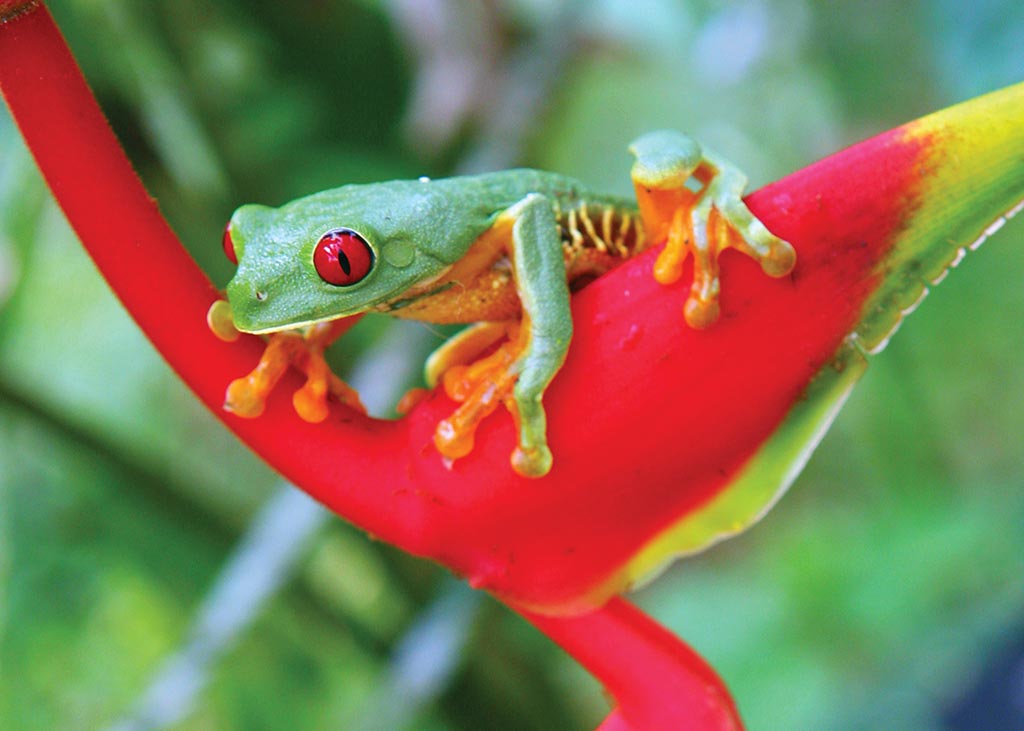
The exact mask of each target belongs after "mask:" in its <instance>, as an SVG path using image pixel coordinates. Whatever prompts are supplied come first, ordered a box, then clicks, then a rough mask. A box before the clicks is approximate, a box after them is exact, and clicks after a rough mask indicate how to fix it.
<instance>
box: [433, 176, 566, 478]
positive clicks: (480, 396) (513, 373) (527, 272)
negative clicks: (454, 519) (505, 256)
mask: <svg viewBox="0 0 1024 731" xmlns="http://www.w3.org/2000/svg"><path fill="white" fill-rule="evenodd" d="M502 218H505V219H506V220H509V219H511V221H512V226H511V241H510V242H509V248H510V254H511V259H512V263H513V267H514V268H513V275H514V278H515V282H516V290H517V292H518V295H519V299H520V302H521V303H522V307H523V317H522V320H521V322H520V323H519V325H518V326H515V325H513V326H511V327H509V328H508V333H509V339H508V341H507V342H505V343H503V344H502V345H501V346H499V347H498V349H497V350H496V351H494V353H492V354H491V355H489V356H487V357H485V358H484V359H482V360H480V361H477V362H476V363H473V364H472V365H468V366H458V367H455V368H451V369H449V370H448V371H447V372H446V373H445V375H444V377H443V383H444V386H445V390H446V391H447V392H448V394H449V396H451V397H452V398H453V399H454V400H456V401H460V402H461V405H460V406H459V408H458V410H457V411H456V412H455V413H454V414H453V415H452V416H451V418H449V419H446V420H444V421H442V422H441V423H440V424H439V425H438V428H437V432H436V434H435V439H434V442H435V444H436V445H437V448H438V451H440V452H441V454H442V455H444V456H446V457H448V458H449V459H455V458H457V457H461V456H464V455H465V454H467V453H468V452H469V451H470V450H471V449H472V447H473V432H474V431H475V429H476V427H477V425H478V424H479V423H480V421H481V420H482V419H483V418H484V417H485V416H487V415H488V414H490V413H491V412H492V411H494V409H496V408H497V407H498V405H499V404H501V403H504V404H505V406H506V407H507V408H508V409H509V411H511V412H512V414H513V417H514V418H515V421H516V428H517V432H518V440H517V441H518V443H517V446H516V449H515V451H514V452H513V454H512V467H513V469H515V471H516V472H518V473H519V474H521V475H523V476H524V477H540V476H542V475H545V474H547V472H548V471H549V470H550V469H551V462H552V458H551V450H550V449H549V448H548V444H547V418H546V415H545V412H544V407H543V404H542V398H543V395H544V391H545V390H546V389H547V386H548V384H549V383H550V382H551V379H552V378H554V376H555V373H557V372H558V369H559V368H561V366H562V363H563V361H564V360H565V354H566V352H567V351H568V348H569V340H570V339H571V337H572V315H571V313H570V311H569V287H568V284H567V283H566V277H565V261H564V258H563V255H562V243H561V239H560V237H559V229H558V222H557V218H556V216H555V212H554V208H553V206H552V204H551V201H550V200H548V199H547V198H546V197H544V196H542V195H540V194H536V193H532V194H530V195H528V196H526V197H525V198H524V199H523V200H522V201H520V202H519V203H517V204H516V205H514V206H512V207H511V208H510V209H509V210H508V211H506V212H505V213H504V214H502ZM493 333H494V331H493V330H492V331H484V330H481V331H477V332H476V333H472V332H471V334H469V335H467V336H466V337H467V344H471V343H470V341H471V339H472V338H473V337H475V336H480V337H482V336H483V335H484V334H493ZM457 349H458V347H457V346H455V347H454V348H453V351H452V352H453V353H454V352H456V351H457ZM478 352H480V351H478Z"/></svg>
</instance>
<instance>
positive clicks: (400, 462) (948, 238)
mask: <svg viewBox="0 0 1024 731" xmlns="http://www.w3.org/2000/svg"><path fill="white" fill-rule="evenodd" d="M0 19H6V20H0V23H2V25H0V89H2V91H3V93H4V95H5V97H6V98H7V101H8V104H9V105H10V107H11V110H12V112H13V113H14V116H15V119H16V120H17V122H18V124H19V126H20V128H21V130H22V133H23V134H24V136H25V138H26V141H27V142H28V144H29V147H30V148H31V150H32V152H33V154H34V155H35V157H36V160H37V162H38V164H39V167H40V168H41V169H42V171H43V174H44V175H45V177H46V179H47V181H48V183H49V185H50V187H51V189H52V190H53V192H54V195H55V197H56V198H57V200H58V201H59V203H60V204H61V206H62V207H63V209H64V211H65V213H66V215H67V217H68V219H69V221H70V222H71V224H72V226H73V227H74V228H75V230H76V231H77V233H78V235H79V237H80V238H81V240H82V243H83V244H84V245H85V246H86V248H87V249H88V250H89V252H90V254H91V255H92V257H93V259H94V261H95V262H96V264H97V266H98V267H99V269H100V271H101V272H102V273H103V275H104V276H105V277H106V279H107V281H108V282H109V283H110V285H111V287H112V288H113V289H114V291H115V292H116V293H117V295H118V297H119V298H120V299H121V301H122V302H123V303H124V305H125V306H126V307H127V308H128V310H129V311H130V312H131V313H132V315H133V317H135V319H136V321H137V322H138V323H139V325H140V327H141V328H142V329H143V330H144V331H145V332H146V334H147V335H148V336H149V337H150V339H151V340H152V341H153V343H154V345H155V346H156V347H157V348H158V349H159V350H160V351H161V353H163V355H164V357H165V358H167V360H168V361H169V362H170V363H171V365H172V366H173V367H174V368H175V369H176V371H177V372H178V373H179V375H180V376H181V377H182V378H183V379H184V380H185V381H186V382H187V383H188V384H189V385H190V386H191V388H192V389H193V390H194V391H195V393H196V394H197V396H198V397H199V398H200V399H202V400H203V402H204V403H206V404H207V406H209V407H210V408H211V409H212V410H213V411H214V413H216V414H217V415H218V416H219V417H220V418H221V419H222V420H223V421H224V423H225V424H226V425H227V426H228V427H229V428H230V429H232V430H233V431H234V432H235V433H236V434H237V435H238V436H239V437H240V438H241V439H243V440H244V441H245V442H246V443H247V444H249V446H251V447H252V448H253V449H254V450H255V451H256V452H257V453H259V454H260V455H261V456H263V457H264V458H265V459H266V460H267V461H268V462H269V463H270V464H271V465H273V466H274V467H275V468H276V469H278V470H279V471H280V472H281V473H282V474H284V475H285V476H286V477H288V478H289V479H290V480H292V481H293V482H295V484H297V485H299V486H300V487H302V488H303V489H305V490H306V491H308V492H309V493H310V494H311V495H313V496H314V497H315V498H317V499H318V500H320V501H321V502H323V503H325V504H326V505H327V506H328V507H330V508H331V509H332V510H334V511H335V512H336V513H338V514H339V515H341V516H343V517H345V518H347V519H348V520H351V521H352V522H354V523H356V524H358V525H360V526H362V527H363V528H364V529H366V530H368V531H369V532H371V533H373V534H375V535H377V536H378V537H380V538H382V539H384V540H387V541H390V542H392V543H395V544H396V545H398V546H400V547H402V548H404V549H405V550H408V551H410V552H412V553H416V554H419V555H422V556H428V557H430V558H433V559H435V560H437V561H439V562H441V563H443V564H445V565H446V566H448V567H450V568H451V569H453V570H454V571H456V572H458V573H460V574H462V575H464V576H466V577H467V578H468V579H469V581H470V582H471V583H472V584H473V585H474V586H477V587H480V588H485V589H487V590H489V591H492V592H494V593H496V594H497V595H499V596H500V597H502V598H503V599H504V600H505V601H507V602H509V603H510V604H511V605H513V606H515V607H518V608H519V610H520V611H524V612H525V611H526V609H527V608H529V612H532V614H531V613H527V615H528V617H529V618H530V619H531V621H533V622H534V623H535V624H536V625H537V626H538V627H540V628H541V629H542V630H543V631H544V632H546V633H548V634H549V635H550V636H552V637H553V638H554V639H555V640H556V641H558V642H559V643H560V644H562V645H563V646H565V647H566V648H567V649H569V651H570V652H572V653H573V654H574V655H575V656H576V657H577V658H579V659H580V660H581V661H582V662H583V663H584V664H585V665H586V666H587V667H588V668H590V669H591V670H592V671H594V672H595V674H597V675H598V677H600V678H601V679H602V680H603V681H604V682H605V683H606V684H607V686H608V687H609V689H610V690H611V691H612V692H613V693H614V694H615V696H616V698H617V699H618V701H619V704H620V706H619V709H618V710H617V711H616V713H615V714H613V715H612V716H611V717H610V718H609V720H608V721H607V722H606V724H605V725H604V726H603V727H602V728H603V730H604V731H613V730H616V731H622V730H623V729H627V728H629V729H633V731H649V730H655V729H662V728H665V729H668V728H672V729H679V728H694V729H727V728H738V727H739V721H738V718H737V716H736V713H735V708H734V707H733V706H732V703H731V701H730V700H729V698H728V693H727V691H726V690H725V689H724V687H723V686H722V685H721V682H720V681H719V680H718V678H717V677H716V676H714V673H713V672H712V671H711V670H710V669H709V668H707V666H706V665H704V663H703V662H702V661H700V659H699V658H698V657H696V656H695V655H693V653H692V652H691V651H689V650H688V649H687V648H686V647H685V646H684V645H682V644H681V643H679V642H678V641H676V640H675V639H674V638H672V636H671V635H668V634H667V633H665V631H664V630H662V629H661V628H659V627H657V626H656V625H654V624H653V623H651V622H650V620H648V619H647V618H646V617H644V616H643V615H641V614H639V613H638V612H636V611H635V610H632V609H631V608H629V607H628V605H626V604H624V603H622V602H619V601H613V602H611V603H609V604H606V605H604V607H603V608H602V609H599V610H597V611H592V612H591V613H590V614H587V615H585V616H580V617H561V618H553V617H551V616H542V615H552V614H561V615H569V614H574V613H580V612H584V611H587V610H593V609H594V608H596V607H601V606H602V604H604V602H605V601H606V600H607V599H608V597H610V596H612V595H614V594H615V593H617V592H619V591H621V590H622V589H624V588H626V587H627V586H628V585H630V584H631V583H633V582H634V581H635V580H637V579H638V578H640V577H641V576H643V575H644V574H646V573H648V572H649V571H650V570H651V569H653V568H656V567H657V566H659V565H660V564H662V563H664V562H665V561H666V560H667V559H668V558H670V557H671V556H672V555H674V554H678V553H681V552H687V551H691V550H695V549H697V548H699V547H701V546H704V545H706V544H708V543H709V542H712V541H714V540H717V539H719V538H721V537H723V536H726V535H728V534H730V533H733V532H736V531H737V530H739V529H742V528H743V527H745V526H746V525H748V524H749V523H751V522H753V521H754V520H755V519H756V518H757V517H759V516H760V515H761V514H762V513H763V512H764V511H765V510H766V509H767V507H768V506H770V505H771V503H772V501H773V500H774V499H775V498H776V497H777V495H778V494H779V493H780V492H781V490H782V489H784V488H785V486H786V485H787V484H788V483H789V481H790V480H791V479H792V478H793V477H794V476H795V474H796V472H797V471H798V470H799V468H800V467H801V466H802V464H803V461H804V460H805V459H806V457H807V455H808V454H809V452H810V450H811V449H812V448H813V446H814V445H815V443H816V442H817V439H818V438H820V436H821V434H822V433H823V431H824V429H825V428H826V427H827V425H828V423H829V421H830V419H831V417H832V416H833V415H834V413H835V411H836V409H837V408H838V406H839V405H840V404H841V402H842V399H843V397H844V396H845V394H846V393H847V392H848V390H849V388H850V387H851V386H852V384H853V383H854V382H855V381H856V379H857V377H858V376H859V375H860V373H861V372H862V371H863V366H864V363H865V359H864V352H866V351H868V352H873V351H875V350H877V349H879V348H880V347H881V346H882V345H883V344H884V342H885V339H886V338H887V337H888V336H889V334H890V333H891V332H892V330H893V329H895V327H896V326H897V325H898V323H899V321H900V319H901V318H902V316H903V315H904V314H905V313H906V312H907V311H909V309H911V308H912V307H913V305H914V304H916V302H917V301H918V300H919V299H920V297H921V296H923V293H925V292H926V291H927V289H926V288H927V287H928V286H929V285H930V283H931V282H933V281H937V280H938V279H940V278H941V277H942V276H944V274H945V271H946V269H947V268H948V267H949V266H950V265H951V264H955V263H956V261H958V260H959V257H960V256H962V252H963V247H965V246H967V245H969V244H971V243H972V242H974V241H976V240H978V238H979V237H980V236H983V235H984V234H985V233H986V232H989V231H991V230H994V227H995V224H994V223H993V222H996V224H997V223H998V222H999V221H1002V220H1003V219H1002V218H1001V216H1002V215H1003V214H1007V213H1012V212H1013V211H1015V210H1019V208H1020V200H1021V198H1022V196H1024V162H1022V161H1024V85H1018V86H1016V87H1012V88H1010V89H1006V90H1004V91H1002V92H998V93H996V94H991V95H989V96H987V97H982V98H980V99H978V100H975V101H973V102H969V103H967V104H963V105H960V106H958V107H953V108H951V109H949V110H946V111H944V112H940V113H938V114H935V115H932V116H930V117H926V118H924V119H922V120H919V121H917V122H913V123H910V124H908V125H905V126H903V127H900V128H898V129H896V130H893V131H891V132H888V133H885V134H883V135H880V136H878V137H875V138H873V139H870V140H868V141H866V142H863V143H861V144H860V145H857V146H855V147H852V148H850V149H847V150H845V151H843V152H841V153H838V154H837V155H834V156H832V157H830V158H828V159H826V160H823V161H821V162H819V163H817V164H815V165H812V166H810V167H808V168H806V169H804V170H801V171H799V172H796V173H794V174H792V175H790V176H788V177H787V178H785V179H783V180H781V181H779V182H777V183H774V184H772V185H770V186H767V187H766V188H764V189H762V190H760V191H758V192H756V193H754V194H752V195H751V196H749V197H748V198H747V203H748V205H749V206H750V208H751V210H752V211H753V212H754V213H755V214H756V215H758V216H759V217H760V218H761V219H762V220H763V221H764V223H765V224H766V225H767V226H768V228H769V229H770V230H772V231H773V232H774V233H776V234H778V235H779V236H781V237H783V238H785V239H787V240H788V241H790V242H791V243H793V245H794V246H795V248H796V250H797V252H798V264H797V268H796V269H795V270H794V272H793V274H792V275H791V276H790V277H789V278H788V279H785V280H781V281H776V280H769V279H766V278H764V277H763V276H762V275H761V273H760V271H759V269H758V268H757V266H756V265H755V264H754V263H752V262H750V261H747V260H745V259H743V258H742V257H739V256H730V255H729V254H726V255H725V257H723V261H722V280H723V282H725V283H726V284H725V287H724V292H723V295H722V300H721V304H722V316H721V320H720V322H719V323H718V324H716V325H715V327H713V328H711V329H709V330H708V331H701V332H698V331H695V330H692V329H689V328H688V327H687V326H686V325H685V323H684V321H683V318H682V313H681V308H680V303H681V302H682V301H683V299H684V297H683V296H682V293H681V292H679V291H673V289H672V288H664V287H662V286H660V285H658V284H656V283H655V282H654V280H653V278H652V277H651V266H652V261H653V259H652V257H653V255H654V252H652V253H651V254H650V255H647V256H641V257H639V258H637V259H635V260H632V261H630V262H628V263H626V264H624V265H622V266H621V267H620V268H619V269H617V270H615V271H614V272H612V273H610V274H608V275H606V276H604V277H602V278H601V279H599V280H598V281H596V282H595V283H593V284H592V285H590V286H589V287H587V288H586V289H585V290H584V291H582V292H581V293H579V294H578V295H577V296H576V297H575V298H574V302H573V313H574V322H575V336H574V340H573V346H572V349H571V351H570V354H569V358H568V360H567V362H566V364H565V366H564V368H563V369H562V370H561V371H560V373H559V375H558V377H557V378H556V379H555V381H554V383H553V384H552V386H551V388H550V389H549V391H548V394H547V396H546V400H545V401H546V406H547V412H548V414H549V434H550V445H551V448H552V450H553V452H554V454H555V466H554V468H553V469H552V471H551V473H550V474H549V475H548V476H546V477H545V478H542V479H538V480H526V479H523V478H520V477H518V476H517V475H516V474H515V473H514V472H512V470H511V469H510V467H509V464H508V454H509V453H510V451H511V447H512V444H513V443H514V434H513V426H512V423H511V420H509V419H507V418H505V419H503V418H497V417H492V418H490V419H488V420H487V421H486V422H485V423H484V424H483V425H482V427H481V428H480V430H479V432H478V436H477V446H476V449H475V450H474V452H473V453H472V454H471V455H470V456H468V457H466V458H464V459H461V460H459V461H458V462H457V463H456V464H455V466H454V468H453V469H448V468H446V467H445V466H444V465H443V463H442V461H441V459H440V457H439V456H438V454H437V452H436V451H435V450H434V448H433V446H432V437H433V432H434V428H435V426H436V424H437V423H438V421H440V420H441V419H443V418H445V417H446V416H448V415H449V414H450V413H451V411H452V410H453V409H454V405H453V404H452V403H451V402H450V401H449V400H448V399H447V398H446V397H444V396H443V395H442V394H440V393H435V394H434V395H433V396H432V397H431V398H429V399H427V400H426V401H424V402H423V403H421V404H420V405H419V406H418V407H417V408H416V409H414V411H413V412H412V413H411V414H410V415H409V416H408V417H407V418H405V419H403V420H401V421H398V422H385V421H380V420H374V419H370V418H367V417H363V416H361V415H359V414H356V413H354V412H352V411H351V410H348V409H346V408H344V407H340V406H339V407H335V408H334V410H333V411H332V415H331V417H330V418H329V419H328V420H327V421H326V422H325V423H322V424H318V425H312V424H308V423H306V422H304V421H302V420H300V419H299V418H298V417H297V416H296V415H295V413H294V411H293V409H292V406H291V403H290V401H289V399H288V398H287V393H289V392H290V391H289V389H287V388H284V389H279V390H278V391H277V392H276V394H275V395H274V396H272V397H271V399H270V401H269V403H268V405H267V410H266V412H265V414H264V415H263V416H262V417H261V418H259V419H256V420H251V421H249V420H242V419H239V418H237V417H234V416H232V415H230V414H228V413H226V412H224V411H223V410H222V409H221V401H222V399H223V394H224V388H225V386H226V385H227V383H229V382H230V381H231V380H232V379H234V378H236V377H237V376H239V375H240V374H243V373H246V372H248V371H249V370H250V369H251V368H252V366H253V365H254V363H255V362H256V360H257V359H258V357H259V355H260V352H261V351H262V346H263V344H262V341H260V340H259V339H257V338H253V337H245V338H242V339H241V340H239V341H238V342H237V343H234V344H230V345H228V344H225V343H222V342H221V341H219V340H218V339H216V338H215V337H214V336H213V335H212V334H211V333H210V332H209V331H208V329H207V327H206V324H205V314H206V311H207V309H208V308H209V306H210V304H211V303H212V302H213V301H214V300H215V299H216V298H217V297H218V293H217V292H216V291H215V290H214V288H213V287H212V286H211V285H210V283H209V282H208V280H207V279H206V278H205V276H204V275H203V274H202V273H201V272H200V271H199V270H198V269H197V268H196V266H195V265H194V263H193V262H192V261H191V259H189V257H188V256H187V254H185V253H184V251H183V249H182V248H181V246H180V245H179V243H178V242H177V240H176V238H175V236H174V234H173V233H172V232H171V231H170V229H169V228H168V226H167V224H166V223H165V222H164V220H163V219H162V217H161V216H160V214H159V212H158V210H157V208H156V206H155V205H154V203H153V202H152V201H151V200H150V199H149V197H148V195H147V194H146V192H145V191H144V189H143V188H142V186H141V185H140V183H139V181H138V179H137V178H136V176H135V174H134V173H133V171H132V170H131V167H130V165H129V163H128V161H127V160H126V158H125V157H124V154H123V152H122V151H121V150H120V148H119V146H118V144H117V142H116V140H115V139H114V137H113V135H112V134H111V132H110V130H109V128H108V127H107V125H106V122H105V120H104V119H103V117H102V114H101V112H100V111H99V110H98V108H97V107H96V105H95V101H94V100H93V98H92V96H91V94H90V93H89V91H88V88H87V87H86V85H85V82H84V80H82V79H81V76H80V74H79V73H78V71H77V69H76V67H75V64H74V61H73V59H72V58H71V56H70V53H69V52H68V50H67V48H66V47H65V46H64V44H63V41H62V40H61V38H60V35H59V32H58V31H57V30H56V28H55V27H54V26H53V24H52V20H51V19H50V16H49V14H48V13H47V12H46V10H45V9H44V8H42V6H41V5H39V4H38V3H25V2H9V1H7V2H4V1H3V0H0ZM1015 207H1016V208H1015ZM157 274H158V276H157ZM684 280H685V277H684ZM680 286H682V285H680ZM168 301H173V302H174V307H167V302H168ZM293 377H294V378H295V379H296V382H295V386H296V387H297V386H298V385H299V384H298V380H297V376H293ZM700 699H703V701H701V700H700ZM700 709H704V710H706V711H707V713H706V714H702V713H701V711H700Z"/></svg>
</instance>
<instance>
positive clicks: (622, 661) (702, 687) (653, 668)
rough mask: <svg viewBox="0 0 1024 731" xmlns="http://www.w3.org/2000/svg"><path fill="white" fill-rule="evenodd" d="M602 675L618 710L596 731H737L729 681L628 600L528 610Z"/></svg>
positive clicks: (540, 625)
mask: <svg viewBox="0 0 1024 731" xmlns="http://www.w3.org/2000/svg"><path fill="white" fill-rule="evenodd" d="M523 616H524V617H526V619H528V620H529V621H530V622H531V623H533V625H534V626H536V627H537V628H538V629H540V630H541V631H542V632H544V633H545V634H546V635H547V636H548V637H550V638H551V639H552V640H554V641H555V642H557V643H558V644H559V645H560V646H561V647H562V648H563V649H565V650H566V652H568V653H569V654H570V655H572V656H573V657H574V658H576V659H577V660H578V661H579V662H580V663H581V664H582V665H583V666H584V667H585V668H587V670H589V671H590V672H591V673H593V674H594V676H595V677H598V678H600V679H601V681H602V682H603V683H604V685H605V687H606V688H607V689H608V691H609V692H610V693H611V694H612V695H614V696H615V699H616V700H617V701H618V702H619V707H618V708H617V709H616V710H615V711H614V712H613V713H612V714H611V715H610V716H609V717H608V718H607V719H606V720H605V722H604V723H603V724H602V725H601V727H600V729H599V730H598V731H710V730H711V729H715V730H716V731H737V730H738V729H742V728H743V724H742V722H741V721H740V717H739V712H738V711H737V710H736V706H735V704H734V703H733V701H732V698H731V697H730V695H729V691H728V689H727V688H726V687H725V684H724V683H723V682H722V680H721V679H720V678H719V677H718V675H717V674H716V673H715V671H714V670H712V669H711V667H710V666H709V665H708V664H707V663H706V662H704V660H703V659H701V657H700V656H699V655H698V654H697V653H696V652H694V651H693V650H692V649H690V648H689V647H688V646H687V645H686V644H684V643H683V642H682V641H681V640H679V638H677V637H676V636H675V635H673V634H672V633H671V632H669V631H668V630H666V629H665V628H664V627H662V626H660V625H658V624H657V623H655V622H654V621H652V620H651V618H650V617H648V616H647V615H646V614H644V613H643V612H641V611H639V610H638V609H637V608H636V607H634V606H632V605H631V604H629V603H627V602H626V601H624V600H622V599H612V600H611V601H610V602H608V603H607V604H605V606H604V607H602V608H601V609H599V610H597V611H594V612H591V613H589V614H585V615H581V616H578V617H546V616H541V615H536V614H530V613H523Z"/></svg>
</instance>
